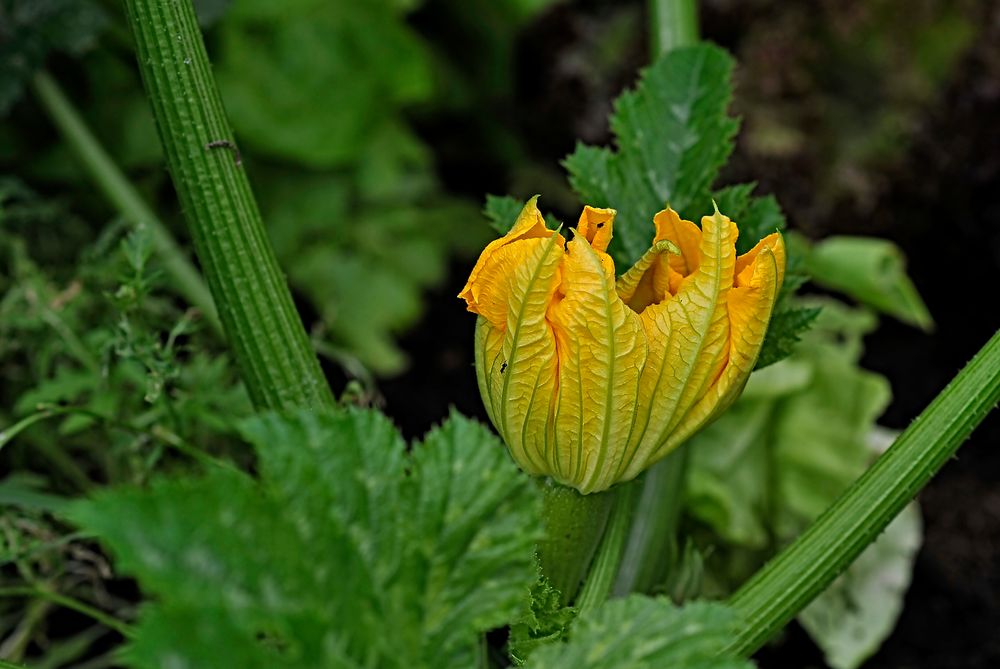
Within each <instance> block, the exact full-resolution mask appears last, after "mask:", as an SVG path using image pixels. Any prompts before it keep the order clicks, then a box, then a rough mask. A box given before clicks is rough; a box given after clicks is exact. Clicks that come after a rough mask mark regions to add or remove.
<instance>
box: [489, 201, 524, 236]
mask: <svg viewBox="0 0 1000 669" xmlns="http://www.w3.org/2000/svg"><path fill="white" fill-rule="evenodd" d="M522 207H524V203H523V202H521V201H520V200H518V199H516V198H513V197H511V196H509V195H487V196H486V204H485V205H484V206H483V214H484V215H485V216H486V218H488V219H490V226H491V227H492V228H493V229H494V230H496V231H497V234H500V235H506V234H507V233H508V232H509V231H510V229H511V228H512V227H514V221H516V220H517V215H518V214H520V213H521V208H522Z"/></svg>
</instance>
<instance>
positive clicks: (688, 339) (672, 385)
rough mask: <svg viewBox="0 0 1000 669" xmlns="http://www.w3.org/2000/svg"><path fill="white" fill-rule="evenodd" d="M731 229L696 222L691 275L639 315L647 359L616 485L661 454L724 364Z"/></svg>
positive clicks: (717, 221)
mask: <svg viewBox="0 0 1000 669" xmlns="http://www.w3.org/2000/svg"><path fill="white" fill-rule="evenodd" d="M662 213H663V212H661V214H662ZM658 217H659V215H658ZM660 219H661V223H660V225H659V226H658V230H660V229H661V226H663V227H665V225H664V223H663V222H662V221H667V222H669V223H670V224H671V225H673V226H674V227H675V228H676V229H680V230H683V229H684V228H685V227H686V226H684V225H683V223H684V222H683V221H681V225H680V226H678V225H677V221H680V218H679V217H677V216H676V214H673V215H672V216H669V215H666V216H662V217H660ZM692 225H693V224H692ZM734 230H735V226H734V225H732V222H731V221H730V220H729V218H727V217H726V216H723V215H722V214H720V213H718V212H716V213H715V215H713V216H705V217H704V218H702V229H701V231H700V233H699V235H698V236H699V247H698V256H699V259H698V264H697V266H696V269H695V270H694V271H693V272H692V273H691V274H690V276H688V277H687V278H686V279H685V280H684V281H683V283H682V285H681V286H680V287H679V289H678V292H677V294H676V295H674V296H673V297H672V298H670V299H668V300H665V301H664V302H661V303H660V304H655V305H652V306H650V307H648V308H647V309H646V310H645V311H643V312H642V314H640V318H641V320H642V324H643V328H644V330H645V333H646V338H647V341H648V344H649V351H650V355H649V358H648V360H647V362H646V366H645V367H644V368H643V370H642V380H641V382H640V383H641V389H640V393H639V407H638V411H637V415H636V425H635V428H634V430H633V434H632V437H631V439H630V443H629V449H628V450H629V453H628V454H627V455H626V457H625V459H624V461H623V465H624V466H625V468H624V469H623V471H622V472H621V473H620V476H618V477H617V478H619V479H621V480H628V479H630V478H634V477H635V476H636V475H638V474H639V473H640V472H642V471H643V470H644V469H646V467H647V466H648V465H649V464H651V462H652V460H653V458H654V457H661V456H662V455H663V454H665V453H666V451H664V450H663V449H661V448H660V445H661V444H663V443H664V441H666V438H667V435H669V434H670V433H671V431H672V430H673V429H674V428H675V427H676V426H677V424H678V423H679V422H680V421H681V420H682V419H683V418H684V414H685V413H686V412H687V411H688V410H689V409H690V408H691V406H692V405H694V404H695V402H697V401H698V399H699V398H700V397H701V395H702V394H703V392H704V391H705V390H706V388H707V387H708V386H709V385H710V384H711V383H712V382H714V380H715V378H716V377H717V376H718V374H719V372H720V371H721V370H722V367H723V365H724V364H725V354H726V351H727V346H728V341H729V319H728V317H727V308H726V302H727V298H728V293H729V291H731V290H732V286H733V277H734V270H735V264H736V248H735V235H734ZM689 232H690V231H688V232H683V233H682V234H683V235H688V238H687V240H686V241H684V242H683V244H682V243H678V246H679V247H680V248H681V250H682V252H683V253H684V254H685V258H690V257H692V254H693V252H692V251H691V249H690V247H689V248H688V249H687V250H685V246H684V244H688V245H689V244H690V241H691V235H693V233H691V234H690V235H689ZM657 236H658V237H659V233H658V234H657ZM671 260H673V256H671Z"/></svg>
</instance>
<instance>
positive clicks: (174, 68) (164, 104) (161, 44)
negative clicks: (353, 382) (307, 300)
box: [125, 0, 334, 409]
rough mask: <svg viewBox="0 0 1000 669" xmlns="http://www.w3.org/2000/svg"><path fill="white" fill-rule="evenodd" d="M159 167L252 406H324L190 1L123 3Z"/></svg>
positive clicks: (328, 397)
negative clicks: (160, 154)
mask: <svg viewBox="0 0 1000 669" xmlns="http://www.w3.org/2000/svg"><path fill="white" fill-rule="evenodd" d="M125 9H126V14H127V16H128V23H129V26H130V29H131V31H132V34H133V36H134V39H135V47H136V57H137V59H138V63H139V70H140V72H141V73H142V79H143V83H144V85H145V88H146V92H147V94H148V95H149V99H150V102H151V104H152V108H153V116H154V117H155V119H156V124H157V127H158V129H159V132H160V138H161V140H162V142H163V148H164V153H165V155H166V159H167V167H168V168H169V170H170V176H171V178H172V179H173V182H174V187H175V189H176V191H177V195H178V197H179V199H180V203H181V207H182V209H183V211H184V215H185V218H186V220H187V223H188V228H189V230H190V232H191V237H192V240H193V241H194V247H195V252H196V253H197V256H198V260H199V261H200V263H201V266H202V269H203V270H204V273H205V278H206V279H207V281H208V285H209V288H210V289H211V291H212V295H213V297H214V298H215V303H216V306H217V308H218V310H219V315H220V318H221V320H222V325H223V329H224V330H225V333H226V337H227V339H228V340H229V344H230V347H231V348H232V350H233V353H234V356H235V358H236V362H237V364H238V366H239V369H240V372H241V375H242V377H243V380H244V382H245V383H246V386H247V390H248V391H249V393H250V397H251V399H252V401H253V403H254V405H255V406H257V407H258V408H260V409H286V408H290V407H296V406H298V407H303V406H304V407H313V408H319V407H324V406H332V405H333V404H334V399H333V394H332V393H331V391H330V388H329V386H328V384H327V383H326V380H325V378H324V376H323V373H322V371H321V369H320V366H319V361H318V360H317V359H316V355H315V354H314V352H313V350H312V347H311V346H310V343H309V338H308V336H307V334H306V331H305V328H304V327H303V325H302V321H301V320H300V319H299V316H298V313H297V312H296V310H295V305H294V303H293V302H292V296H291V293H290V292H289V290H288V285H287V283H286V281H285V278H284V275H283V274H282V272H281V269H280V267H279V266H278V262H277V259H276V258H275V255H274V251H273V249H272V248H271V244H270V241H269V240H268V238H267V234H266V232H265V230H264V225H263V222H262V221H261V217H260V212H259V211H258V209H257V203H256V201H255V200H254V196H253V193H252V191H251V190H250V183H249V181H248V179H247V175H246V170H245V168H244V166H243V164H242V160H241V157H240V153H239V149H238V148H237V144H236V140H235V138H234V136H233V132H232V129H231V128H230V125H229V121H228V119H227V118H226V114H225V111H224V109H223V106H222V99H221V97H220V95H219V91H218V88H217V87H216V84H215V79H214V77H213V76H212V70H211V67H210V65H209V62H208V55H207V53H206V51H205V44H204V41H203V40H202V36H201V31H200V29H199V27H198V21H197V18H196V16H195V11H194V7H193V5H192V4H191V0H125Z"/></svg>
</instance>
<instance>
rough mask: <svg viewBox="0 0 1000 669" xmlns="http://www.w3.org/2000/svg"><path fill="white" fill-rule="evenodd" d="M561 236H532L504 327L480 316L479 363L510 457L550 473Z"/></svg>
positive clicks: (512, 283)
mask: <svg viewBox="0 0 1000 669" xmlns="http://www.w3.org/2000/svg"><path fill="white" fill-rule="evenodd" d="M561 239H562V238H561V237H560V236H552V237H549V238H548V239H532V240H529V243H530V248H529V250H528V254H527V255H526V256H524V257H523V258H522V259H521V261H520V262H519V263H518V264H517V265H515V266H514V268H513V270H512V271H511V273H510V278H509V286H508V287H509V290H508V291H507V295H506V303H505V304H504V307H505V309H506V318H505V319H504V327H502V328H499V327H496V326H494V325H493V323H492V322H491V321H489V319H488V318H487V317H486V316H481V317H480V321H479V323H478V325H477V328H476V367H477V374H479V375H480V378H479V386H480V392H481V393H482V396H483V399H484V400H485V402H486V404H487V405H488V406H489V408H488V410H487V412H488V413H489V416H490V420H492V421H493V425H494V426H495V427H496V429H497V432H499V433H500V436H501V437H503V439H504V441H505V442H506V443H507V446H508V448H509V449H510V452H511V456H512V457H513V458H514V460H515V461H517V463H518V465H519V466H520V467H521V468H522V469H524V470H525V471H527V472H529V473H532V474H542V473H547V469H546V467H545V464H544V460H543V459H542V456H541V454H542V453H543V452H544V449H545V447H546V441H547V438H548V436H549V431H550V430H549V427H550V425H549V423H550V416H551V415H552V403H553V401H554V398H555V391H556V387H557V386H558V381H557V378H558V374H559V369H558V358H557V353H556V339H555V336H554V334H553V332H552V328H551V326H550V325H549V323H548V321H547V320H546V312H547V311H548V308H549V304H550V303H551V301H552V299H553V297H554V295H555V293H556V289H557V288H558V286H559V265H560V262H561V261H562V258H563V256H564V254H565V253H564V251H563V248H562V245H561V244H560V243H559V241H560V240H561Z"/></svg>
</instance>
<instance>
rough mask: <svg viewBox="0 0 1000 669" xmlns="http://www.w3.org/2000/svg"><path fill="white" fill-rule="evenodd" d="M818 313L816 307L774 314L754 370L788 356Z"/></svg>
mask: <svg viewBox="0 0 1000 669" xmlns="http://www.w3.org/2000/svg"><path fill="white" fill-rule="evenodd" d="M782 290H784V287H782ZM819 312H820V309H819V308H818V307H786V308H784V309H781V310H779V311H777V312H775V314H774V315H773V316H771V323H770V324H769V325H768V327H767V335H766V336H765V337H764V343H763V345H762V346H761V349H760V356H759V357H758V358H757V367H756V369H763V368H764V367H767V366H768V365H773V364H774V363H776V362H778V361H779V360H783V359H785V358H787V357H788V356H790V355H791V354H792V351H794V350H795V345H796V344H797V343H798V341H799V340H800V339H801V338H802V335H803V334H804V333H805V332H807V331H808V330H809V328H810V327H812V324H813V321H815V320H816V317H817V316H819Z"/></svg>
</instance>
